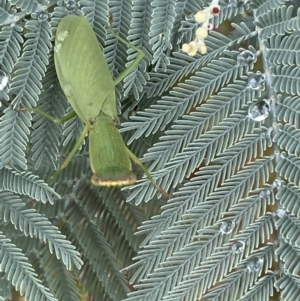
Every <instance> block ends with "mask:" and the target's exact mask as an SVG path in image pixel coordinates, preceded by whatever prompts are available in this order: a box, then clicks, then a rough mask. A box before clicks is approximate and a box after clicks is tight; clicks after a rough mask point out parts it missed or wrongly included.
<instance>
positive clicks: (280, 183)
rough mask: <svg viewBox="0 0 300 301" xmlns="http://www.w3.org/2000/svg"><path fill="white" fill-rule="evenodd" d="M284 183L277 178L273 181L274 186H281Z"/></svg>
mask: <svg viewBox="0 0 300 301" xmlns="http://www.w3.org/2000/svg"><path fill="white" fill-rule="evenodd" d="M282 184H283V181H282V180H281V179H275V180H274V182H273V187H276V188H280V187H281V186H282Z"/></svg>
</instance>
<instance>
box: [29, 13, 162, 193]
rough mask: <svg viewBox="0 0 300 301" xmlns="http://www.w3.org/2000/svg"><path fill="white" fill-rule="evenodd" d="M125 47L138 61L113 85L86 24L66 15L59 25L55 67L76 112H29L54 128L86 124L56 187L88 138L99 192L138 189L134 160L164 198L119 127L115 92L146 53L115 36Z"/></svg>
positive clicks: (91, 161) (49, 182)
mask: <svg viewBox="0 0 300 301" xmlns="http://www.w3.org/2000/svg"><path fill="white" fill-rule="evenodd" d="M113 35H114V36H115V37H116V38H117V39H119V40H120V41H121V42H123V43H124V44H126V45H127V46H128V47H131V48H133V49H135V50H136V51H138V56H137V57H136V59H135V61H134V62H133V63H132V64H131V65H130V66H129V67H128V68H127V69H126V70H125V71H123V72H122V73H121V74H120V75H119V76H118V77H117V78H116V79H115V80H113V79H112V77H111V73H110V70H109V68H108V66H107V63H106V61H105V58H104V55H103V52H102V49H101V46H100V45H99V43H98V40H97V38H96V36H95V34H94V31H93V29H92V27H91V26H90V24H89V22H88V20H87V19H86V18H84V17H81V16H75V15H68V16H65V17H64V18H62V20H61V21H60V23H59V25H58V28H57V33H56V39H55V47H54V61H55V67H56V72H57V75H58V79H59V82H60V84H61V87H62V89H63V91H64V93H65V95H66V97H67V99H68V101H69V103H70V104H71V106H72V108H73V110H74V112H71V113H69V114H67V115H66V116H63V117H62V118H60V119H59V118H55V117H53V116H50V115H48V114H47V113H45V112H42V111H41V110H40V109H38V108H32V109H30V110H31V111H33V112H36V113H39V114H42V115H43V116H45V117H47V118H49V119H50V120H52V121H53V122H56V123H60V122H65V121H67V120H68V119H70V118H72V117H74V116H75V115H77V116H78V117H79V118H80V119H81V120H82V121H83V122H84V124H85V126H84V129H83V131H82V133H81V135H80V137H79V139H78V141H77V142H76V144H75V146H74V148H73V149H72V151H71V152H70V154H69V155H68V157H67V158H66V160H65V162H64V163H63V164H62V165H61V166H60V168H59V169H58V170H57V171H56V172H55V173H54V174H53V175H52V176H51V177H50V179H49V181H48V184H52V183H53V182H54V180H55V178H56V177H57V175H58V174H59V173H60V172H61V171H62V170H63V169H64V168H65V167H66V166H67V165H68V164H69V162H70V161H71V159H72V158H73V156H74V155H75V154H76V152H77V151H78V149H79V147H80V146H81V144H82V142H83V140H84V138H85V137H86V135H87V134H89V156H90V165H91V169H92V171H93V176H92V179H91V182H92V184H93V185H95V186H123V185H131V184H133V183H135V181H136V176H135V174H134V173H133V172H132V171H131V160H130V158H131V159H132V160H133V161H134V162H136V163H137V164H139V166H140V167H141V168H142V170H143V171H144V172H145V174H146V176H147V178H148V179H149V180H150V181H151V182H152V183H153V184H154V185H155V187H156V188H157V189H158V190H159V191H160V192H161V193H163V194H165V192H164V191H163V190H162V189H161V188H160V187H159V186H158V185H157V184H156V183H155V181H154V180H153V178H152V177H151V175H150V173H149V172H148V171H147V169H146V168H145V167H144V166H143V165H142V163H141V162H140V161H139V160H138V158H137V157H136V156H135V155H134V154H133V153H131V151H130V150H129V149H128V148H127V147H126V145H125V144H124V141H123V139H122V136H121V134H120V132H119V131H118V129H117V128H116V127H115V123H116V120H117V108H116V97H115V86H116V85H117V84H118V83H119V82H120V81H121V80H123V79H124V77H125V76H126V75H128V74H129V73H130V72H131V71H132V70H133V69H134V68H135V67H136V66H137V65H138V64H139V62H140V60H141V59H142V58H143V57H144V53H143V51H142V50H140V49H138V48H137V47H135V46H133V45H131V44H130V43H129V42H127V41H125V40H124V39H122V38H121V37H119V36H117V35H116V34H114V33H113Z"/></svg>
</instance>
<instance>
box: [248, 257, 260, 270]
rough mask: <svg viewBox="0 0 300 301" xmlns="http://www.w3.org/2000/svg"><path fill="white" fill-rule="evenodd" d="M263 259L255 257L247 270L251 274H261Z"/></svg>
mask: <svg viewBox="0 0 300 301" xmlns="http://www.w3.org/2000/svg"><path fill="white" fill-rule="evenodd" d="M262 264H263V259H262V258H259V257H256V256H254V257H253V258H251V260H249V261H248V263H247V269H248V271H249V272H259V271H260V270H261V268H262Z"/></svg>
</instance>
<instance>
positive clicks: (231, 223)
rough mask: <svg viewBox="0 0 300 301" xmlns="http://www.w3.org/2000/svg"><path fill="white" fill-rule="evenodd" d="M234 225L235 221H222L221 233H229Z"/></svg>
mask: <svg viewBox="0 0 300 301" xmlns="http://www.w3.org/2000/svg"><path fill="white" fill-rule="evenodd" d="M234 227H235V221H224V222H222V224H221V226H220V231H221V232H222V233H223V234H230V233H231V232H232V231H233V229H234Z"/></svg>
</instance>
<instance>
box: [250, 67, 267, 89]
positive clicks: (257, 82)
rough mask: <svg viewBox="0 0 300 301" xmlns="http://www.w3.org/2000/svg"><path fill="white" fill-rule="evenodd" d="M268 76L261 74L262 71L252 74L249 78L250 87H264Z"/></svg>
mask: <svg viewBox="0 0 300 301" xmlns="http://www.w3.org/2000/svg"><path fill="white" fill-rule="evenodd" d="M265 80H266V77H265V75H264V74H261V72H260V71H257V72H256V74H252V75H250V77H249V79H248V87H250V88H251V89H253V90H259V89H261V88H263V87H264V85H265Z"/></svg>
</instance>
